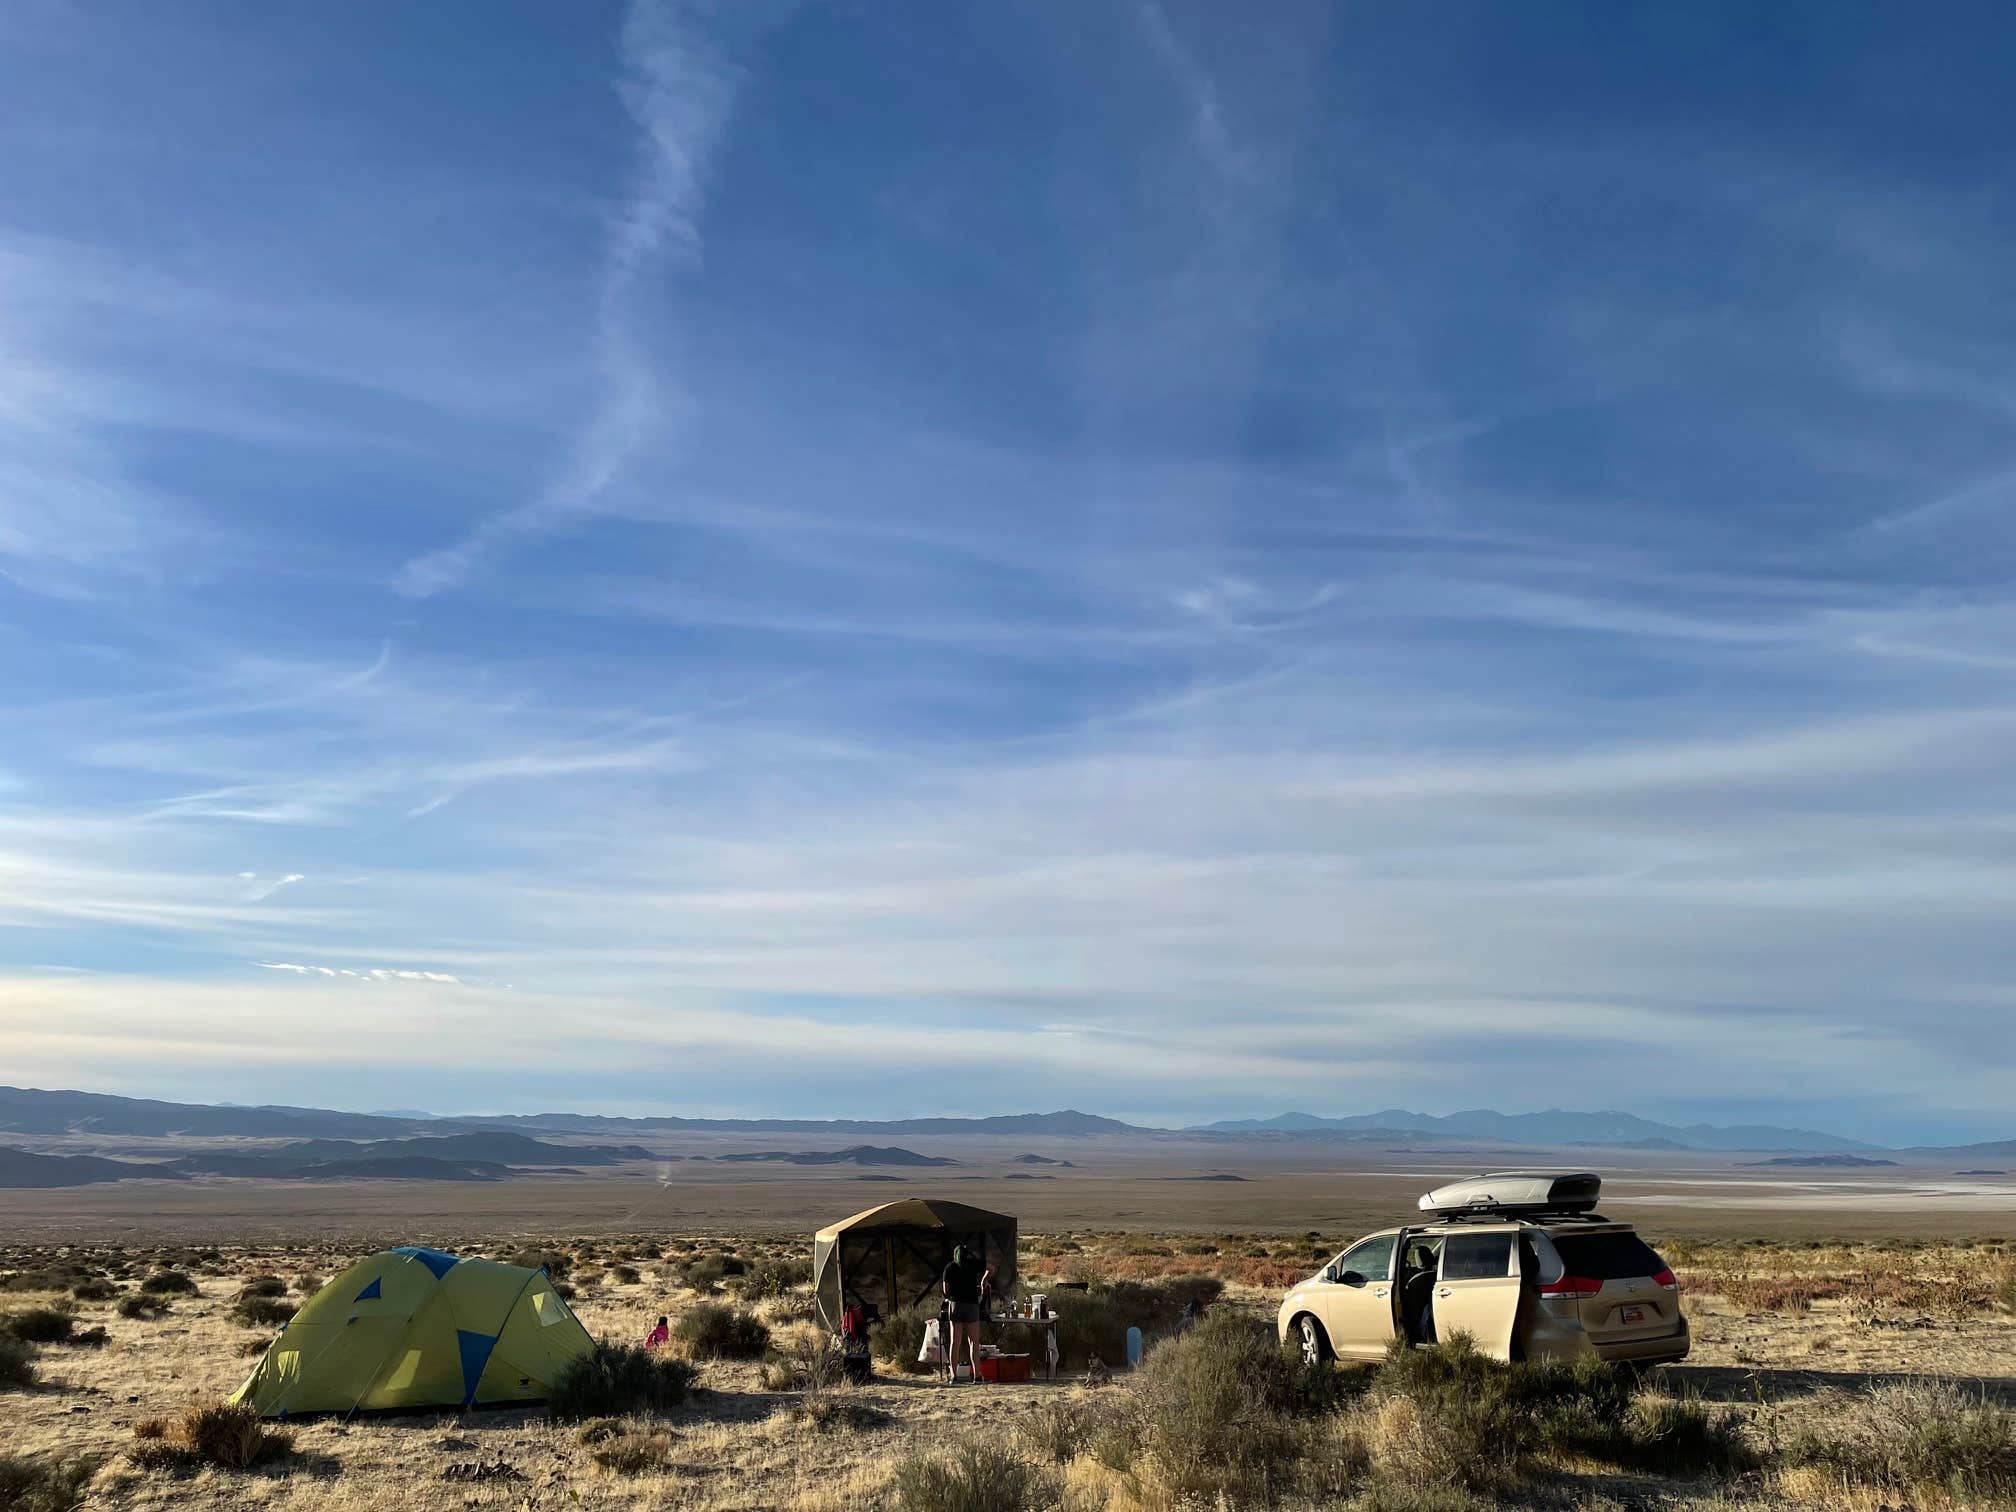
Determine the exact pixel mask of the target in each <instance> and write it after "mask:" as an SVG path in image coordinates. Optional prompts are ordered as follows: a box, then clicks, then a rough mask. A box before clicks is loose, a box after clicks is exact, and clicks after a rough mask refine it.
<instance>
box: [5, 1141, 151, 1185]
mask: <svg viewBox="0 0 2016 1512" xmlns="http://www.w3.org/2000/svg"><path fill="white" fill-rule="evenodd" d="M187 1179H188V1178H187V1177H186V1176H184V1175H183V1173H182V1172H180V1171H176V1170H171V1169H169V1168H168V1167H166V1166H161V1165H154V1164H150V1163H148V1162H145V1161H138V1160H106V1159H103V1158H102V1157H100V1156H97V1155H36V1154H33V1153H31V1152H29V1151H27V1150H17V1149H14V1148H12V1147H11V1146H7V1145H0V1187H12V1188H27V1187H73V1186H93V1185H95V1184H97V1183H98V1182H101V1181H136V1180H137V1181H186V1180H187Z"/></svg>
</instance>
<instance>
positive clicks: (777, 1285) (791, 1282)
mask: <svg viewBox="0 0 2016 1512" xmlns="http://www.w3.org/2000/svg"><path fill="white" fill-rule="evenodd" d="M811 1281H812V1262H811V1261H810V1260H798V1259H791V1260H758V1261H757V1262H756V1263H755V1264H754V1265H751V1266H750V1267H749V1268H748V1269H747V1270H746V1271H744V1272H743V1273H742V1274H741V1275H740V1276H738V1277H736V1283H735V1290H736V1291H737V1292H738V1293H740V1294H741V1295H742V1296H744V1297H747V1298H749V1299H751V1300H755V1299H757V1298H761V1297H782V1296H785V1295H786V1294H788V1293H789V1292H790V1291H791V1289H792V1288H793V1287H798V1286H807V1285H810V1284H811Z"/></svg>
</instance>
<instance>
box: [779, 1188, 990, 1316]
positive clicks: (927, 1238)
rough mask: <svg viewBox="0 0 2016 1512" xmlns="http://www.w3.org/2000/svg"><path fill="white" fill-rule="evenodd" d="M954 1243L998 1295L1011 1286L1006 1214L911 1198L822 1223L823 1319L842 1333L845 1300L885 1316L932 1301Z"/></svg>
mask: <svg viewBox="0 0 2016 1512" xmlns="http://www.w3.org/2000/svg"><path fill="white" fill-rule="evenodd" d="M959 1245H964V1246H966V1247H967V1248H969V1249H972V1250H976V1251H978V1252H979V1253H980V1254H982V1255H984V1256H985V1257H986V1262H987V1265H988V1267H989V1268H990V1269H991V1270H992V1271H993V1272H994V1290H995V1293H996V1294H997V1295H1000V1294H1002V1293H1005V1292H1006V1291H1007V1290H1008V1289H1009V1288H1010V1287H1012V1286H1013V1285H1014V1284H1015V1245H1016V1236H1015V1220H1014V1219H1013V1218H1012V1217H1010V1216H1009V1215H1008V1214H1006V1213H990V1212H988V1211H987V1209H985V1208H976V1207H970V1206H968V1205H967V1204H966V1203H963V1202H948V1201H946V1200H944V1199H943V1198H939V1197H910V1198H906V1199H904V1200H903V1201H901V1202H885V1203H883V1204H881V1205H880V1206H879V1207H872V1208H869V1209H867V1210H866V1211H864V1212H859V1213H856V1214H854V1216H853V1217H851V1218H842V1219H841V1220H840V1221H839V1222H838V1223H834V1224H829V1225H827V1226H826V1227H825V1228H822V1229H821V1230H819V1232H818V1233H817V1234H815V1235H813V1236H812V1287H813V1291H814V1293H815V1294H816V1295H817V1297H818V1300H819V1316H820V1318H821V1320H822V1321H824V1323H825V1324H826V1326H827V1327H828V1328H832V1329H837V1328H839V1326H840V1315H841V1314H842V1313H843V1312H845V1311H846V1310H847V1306H848V1304H849V1303H850V1302H872V1303H874V1304H875V1305H876V1306H877V1307H879V1308H880V1309H881V1310H882V1313H883V1316H885V1317H887V1316H889V1315H890V1314H893V1313H896V1312H900V1311H901V1310H902V1309H904V1308H906V1307H913V1306H915V1305H916V1304H918V1303H920V1302H930V1301H934V1300H935V1299H936V1298H937V1296H938V1280H939V1276H940V1274H941V1273H942V1272H943V1271H944V1269H945V1266H946V1265H947V1264H948V1263H949V1262H950V1261H951V1259H952V1251H953V1249H954V1248H955V1247H956V1246H959Z"/></svg>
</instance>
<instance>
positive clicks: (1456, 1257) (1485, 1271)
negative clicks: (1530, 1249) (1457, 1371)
mask: <svg viewBox="0 0 2016 1512" xmlns="http://www.w3.org/2000/svg"><path fill="white" fill-rule="evenodd" d="M1518 1240H1519V1231H1518V1229H1517V1228H1516V1227H1513V1226H1510V1225H1508V1226H1507V1227H1504V1228H1468V1227H1465V1228H1458V1229H1454V1230H1453V1231H1452V1232H1450V1233H1449V1235H1448V1237H1447V1238H1446V1239H1444V1240H1443V1241H1442V1265H1441V1269H1440V1271H1439V1273H1438V1274H1437V1276H1436V1280H1435V1314H1434V1315H1435V1337H1436V1338H1438V1339H1447V1338H1450V1337H1451V1336H1452V1335H1454V1334H1458V1333H1467V1334H1468V1335H1470V1337H1471V1338H1473V1339H1475V1340H1476V1341H1477V1348H1478V1350H1479V1351H1480V1352H1481V1353H1483V1354H1487V1355H1489V1356H1490V1357H1491V1358H1492V1359H1494V1360H1509V1359H1511V1358H1512V1333H1513V1329H1514V1327H1515V1326H1516V1325H1517V1323H1518V1321H1519V1296H1520V1291H1519V1243H1518Z"/></svg>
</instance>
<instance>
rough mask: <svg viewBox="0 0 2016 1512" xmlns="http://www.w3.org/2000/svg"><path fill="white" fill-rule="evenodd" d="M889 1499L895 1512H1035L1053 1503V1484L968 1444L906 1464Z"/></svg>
mask: <svg viewBox="0 0 2016 1512" xmlns="http://www.w3.org/2000/svg"><path fill="white" fill-rule="evenodd" d="M890 1495H891V1498H892V1504H893V1505H894V1506H895V1507H896V1508H898V1509H899V1512H1037V1509H1038V1508H1042V1507H1046V1506H1048V1505H1050V1504H1051V1503H1052V1502H1053V1501H1054V1500H1055V1497H1056V1482H1055V1480H1054V1478H1053V1477H1052V1476H1051V1475H1050V1474H1049V1473H1048V1472H1046V1471H1043V1470H1041V1469H1039V1468H1037V1467H1036V1466H1034V1465H1031V1464H1030V1463H1028V1462H1027V1461H1026V1460H1023V1459H1020V1458H1018V1457H1017V1456H1016V1455H1014V1454H1012V1453H1010V1452H1009V1451H1008V1450H1006V1449H1002V1448H998V1447H996V1446H994V1445H992V1444H976V1443H968V1444H962V1445H960V1446H959V1447H958V1448H957V1449H955V1450H953V1451H952V1452H951V1453H950V1454H943V1455H913V1456H912V1457H911V1458H909V1459H906V1460H904V1461H903V1463H901V1464H900V1465H898V1466H897V1467H896V1475H895V1478H894V1479H893V1480H892V1481H891V1482H890Z"/></svg>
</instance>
